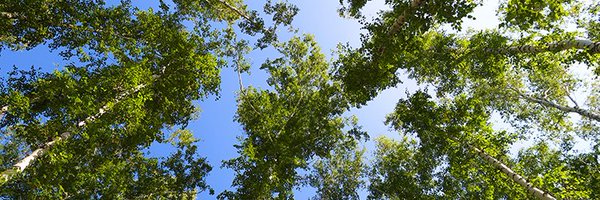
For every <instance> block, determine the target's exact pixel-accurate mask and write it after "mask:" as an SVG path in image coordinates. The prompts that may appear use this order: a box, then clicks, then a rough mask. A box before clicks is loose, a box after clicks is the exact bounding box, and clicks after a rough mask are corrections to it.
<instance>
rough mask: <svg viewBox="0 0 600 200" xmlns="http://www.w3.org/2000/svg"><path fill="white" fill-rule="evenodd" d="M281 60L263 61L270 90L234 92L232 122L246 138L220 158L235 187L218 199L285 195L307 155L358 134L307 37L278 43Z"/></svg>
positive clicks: (327, 151)
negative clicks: (231, 154) (233, 153)
mask: <svg viewBox="0 0 600 200" xmlns="http://www.w3.org/2000/svg"><path fill="white" fill-rule="evenodd" d="M278 47H279V49H280V53H281V54H282V55H283V57H281V58H277V59H274V60H267V61H266V62H265V64H263V65H262V67H261V68H262V69H265V70H267V71H268V72H269V74H270V78H269V79H268V80H267V83H268V84H269V85H270V86H271V87H272V88H273V90H272V91H270V90H259V89H256V88H252V87H249V88H246V89H244V90H242V91H241V92H240V97H239V98H238V111H237V115H236V121H238V122H239V123H240V124H241V125H242V126H243V128H244V132H245V135H246V137H243V138H242V139H241V144H240V145H237V146H236V147H237V148H238V152H239V154H240V157H238V158H234V159H231V160H228V161H225V162H224V163H223V164H224V166H226V167H228V168H231V169H233V170H235V171H236V177H235V179H234V181H233V183H232V185H233V186H235V187H236V189H237V190H236V191H226V192H224V193H221V194H220V195H219V198H221V199H225V198H226V199H269V198H277V199H289V198H291V197H292V189H293V188H294V187H296V186H298V184H299V180H300V179H301V177H300V175H299V174H298V171H297V170H298V169H307V168H308V167H309V165H308V161H309V160H311V159H312V158H313V157H315V156H316V157H326V156H329V155H330V152H331V151H333V150H334V149H335V147H336V146H337V145H338V143H340V142H342V141H344V140H345V139H346V138H349V137H360V136H361V135H360V134H362V133H361V132H359V131H356V130H357V128H356V127H355V128H352V129H351V130H350V131H349V132H348V133H345V132H344V131H343V130H342V129H343V128H344V127H346V126H347V125H348V123H349V122H348V121H347V120H344V118H343V117H342V114H343V113H344V112H345V111H346V110H347V109H348V105H347V103H346V101H345V99H344V98H343V96H342V95H341V93H340V86H339V82H333V81H332V80H331V79H330V75H329V74H328V71H327V70H328V66H329V65H328V63H327V62H326V60H325V56H324V55H323V54H322V53H321V52H320V48H319V47H318V46H317V44H316V42H315V40H314V39H313V37H312V36H304V37H302V38H299V37H294V38H292V39H291V40H290V41H289V42H286V43H283V44H279V45H278Z"/></svg>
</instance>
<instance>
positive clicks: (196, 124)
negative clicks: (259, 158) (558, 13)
mask: <svg viewBox="0 0 600 200" xmlns="http://www.w3.org/2000/svg"><path fill="white" fill-rule="evenodd" d="M249 2H253V3H251V4H250V7H251V8H253V9H261V7H262V3H263V2H262V1H258V2H257V1H249ZM383 2H384V1H383V0H378V1H375V2H370V3H369V4H368V5H367V7H366V8H365V10H364V11H363V12H364V13H365V14H367V15H371V16H373V15H374V14H375V13H376V11H377V10H380V9H383V8H385V6H384V5H383ZM494 2H495V1H493V2H492V3H491V4H488V5H487V6H484V7H483V8H479V9H477V10H476V13H475V16H476V17H478V18H479V20H478V21H477V23H475V22H473V21H470V20H468V21H466V22H465V24H466V25H467V26H469V27H473V28H476V29H482V28H492V27H495V26H496V25H497V20H495V19H496V18H495V16H494V13H495V12H494V9H495V8H496V7H497V4H496V3H494ZM292 3H294V4H296V5H297V6H298V7H299V8H300V13H299V14H298V15H297V17H296V18H295V21H294V27H295V28H298V29H299V31H300V34H303V33H308V34H313V35H315V38H316V40H317V41H318V42H319V44H320V45H321V48H322V49H323V52H324V53H325V54H326V55H331V53H330V52H331V50H332V49H334V48H335V46H336V45H337V44H338V43H346V42H348V43H350V44H351V45H353V46H358V45H359V44H360V40H359V36H360V35H359V34H360V32H361V30H360V27H361V26H360V24H358V22H357V21H356V20H354V19H344V18H341V17H339V16H338V14H337V9H338V8H339V1H338V0H295V1H292ZM136 4H141V5H140V7H141V8H147V7H152V6H153V5H150V4H148V2H147V1H143V2H137V3H136ZM284 35H285V34H284ZM276 56H277V55H276V54H275V53H274V52H273V51H272V50H265V51H255V52H252V53H251V54H249V55H248V58H249V59H250V60H251V62H252V67H253V70H252V71H251V74H250V75H249V74H244V75H243V79H244V83H245V85H246V86H248V85H252V86H254V87H259V88H265V87H266V83H265V80H266V77H267V76H266V74H265V73H264V72H262V71H259V70H258V67H259V66H260V64H262V61H263V60H264V59H265V58H267V57H271V58H273V57H276ZM65 63H66V61H64V60H62V58H60V57H59V56H58V52H50V51H49V50H48V48H47V47H44V46H39V47H37V48H35V49H33V50H31V51H20V52H10V51H3V52H1V53H0V73H1V74H3V76H5V74H7V72H8V71H9V70H10V69H12V66H13V65H16V66H18V67H20V68H29V67H30V66H32V65H33V66H36V67H42V69H43V70H44V71H53V70H60V69H61V66H64V64H65ZM221 75H222V85H221V96H220V98H219V99H215V97H210V98H208V99H206V100H204V101H202V102H197V103H198V105H199V107H200V108H201V109H202V112H201V114H200V118H199V119H198V120H194V121H192V122H191V123H190V124H189V126H188V128H189V129H191V130H192V132H193V133H194V134H195V136H196V137H197V138H199V139H201V141H200V142H199V144H198V146H199V154H200V155H202V156H206V157H207V159H208V161H209V162H210V164H211V165H212V166H213V171H212V172H211V173H210V175H209V176H208V177H207V181H208V184H209V185H211V186H212V187H213V188H214V189H215V191H216V193H217V194H218V193H220V192H222V191H223V190H225V189H229V188H230V185H231V181H232V180H233V176H234V173H233V171H232V170H230V169H226V168H221V167H220V166H221V161H222V160H227V159H231V158H235V157H237V152H236V149H235V148H234V147H233V145H234V144H236V143H238V140H237V139H236V138H237V137H238V136H242V128H241V127H240V126H239V124H237V123H235V122H234V121H233V117H234V114H235V110H236V101H235V97H236V92H237V90H238V88H239V86H238V83H237V75H236V73H235V72H234V71H233V69H231V68H225V69H223V71H222V74H221ZM405 80H407V79H405ZM416 88H417V86H416V84H415V82H414V81H411V80H407V81H405V82H404V83H403V84H400V85H399V86H398V87H396V88H392V89H388V90H386V91H384V92H382V93H381V94H380V95H379V96H378V97H377V98H375V99H374V100H373V101H371V102H370V103H369V104H368V105H367V106H364V107H362V108H361V109H353V111H352V112H351V113H350V114H355V115H357V116H358V117H359V120H360V124H361V125H362V126H363V127H364V128H365V130H366V131H368V132H369V134H370V135H371V138H374V137H377V136H379V135H387V136H391V137H394V136H395V135H397V134H396V133H392V132H390V131H389V130H388V127H386V126H385V125H384V124H383V120H384V117H385V115H386V114H387V113H389V112H391V111H392V110H393V108H394V106H395V104H396V102H397V101H398V99H399V98H401V97H404V91H405V90H406V89H408V90H410V91H414V90H415V89H416ZM365 146H366V148H367V149H368V153H367V154H370V153H369V152H371V151H372V147H373V144H372V142H368V143H367V144H365ZM151 151H152V152H151V153H152V155H158V156H160V155H168V153H169V152H171V151H172V148H170V147H168V145H155V146H153V147H152V148H151ZM313 194H314V190H312V189H306V188H304V189H301V190H300V191H298V192H296V194H295V195H296V199H307V198H309V197H311V196H312V195H313ZM361 195H362V198H365V197H366V196H365V193H364V191H363V192H361ZM199 198H200V199H213V198H215V196H209V195H208V193H207V192H204V193H202V194H200V196H199Z"/></svg>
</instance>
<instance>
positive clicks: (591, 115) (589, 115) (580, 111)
mask: <svg viewBox="0 0 600 200" xmlns="http://www.w3.org/2000/svg"><path fill="white" fill-rule="evenodd" d="M510 88H511V89H512V90H514V91H515V92H516V93H517V94H518V95H519V96H521V97H523V98H524V99H525V100H527V101H529V102H534V103H537V104H540V105H544V106H548V107H552V108H555V109H558V110H561V111H563V112H567V113H570V112H571V113H577V114H579V115H581V116H584V117H587V118H590V119H592V120H595V121H598V122H600V115H598V114H596V113H592V112H591V111H588V110H585V109H581V108H579V107H569V106H563V105H559V104H557V103H554V102H551V101H548V100H545V99H538V98H535V97H532V96H529V95H526V94H523V93H522V92H520V91H518V90H517V89H515V88H512V87H510Z"/></svg>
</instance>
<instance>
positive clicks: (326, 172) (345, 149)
mask: <svg viewBox="0 0 600 200" xmlns="http://www.w3.org/2000/svg"><path fill="white" fill-rule="evenodd" d="M364 153H365V149H362V150H361V149H359V147H358V143H357V141H356V140H353V139H349V140H347V141H346V142H343V143H341V144H340V145H337V146H336V147H335V149H334V150H333V152H332V153H331V155H329V156H328V157H325V158H320V159H317V160H316V161H314V164H313V168H312V170H311V174H310V175H309V176H308V184H309V185H310V186H312V187H314V188H316V189H317V194H316V195H315V196H314V197H313V198H312V199H315V200H329V199H360V198H359V190H360V189H362V188H363V187H364V186H365V185H366V182H365V180H364V179H363V177H364V175H365V172H366V171H365V170H366V168H367V167H368V166H367V165H366V163H364V162H363V155H364Z"/></svg>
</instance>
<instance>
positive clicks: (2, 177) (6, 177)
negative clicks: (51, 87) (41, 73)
mask: <svg viewBox="0 0 600 200" xmlns="http://www.w3.org/2000/svg"><path fill="white" fill-rule="evenodd" d="M157 77H158V76H157V75H154V76H153V78H157ZM146 86H147V85H146V84H140V85H138V86H136V87H135V88H133V89H132V90H130V91H126V92H123V93H121V94H119V95H118V96H117V97H115V101H114V102H113V104H112V105H115V104H117V103H119V102H120V101H121V100H123V98H124V97H126V96H128V95H130V94H131V93H135V92H138V91H139V90H141V89H142V88H144V87H146ZM5 107H6V108H7V106H4V107H3V108H2V109H4V108H5ZM108 109H110V108H109V104H106V105H104V106H102V108H100V109H99V110H98V113H96V114H95V115H92V116H89V117H87V118H86V119H85V120H82V121H80V122H78V123H77V124H76V126H77V127H78V128H81V127H83V126H85V125H86V124H87V123H90V122H92V121H94V120H96V119H98V118H99V117H100V116H102V115H103V114H104V113H106V111H107V110H108ZM71 136H72V134H71V133H69V132H64V133H62V134H61V135H60V137H56V138H55V139H54V140H52V141H49V142H46V143H44V145H43V146H42V147H40V148H38V149H36V150H34V151H33V152H31V154H29V155H28V156H26V157H25V158H23V159H21V160H20V161H19V162H17V164H15V165H13V168H12V169H7V170H5V171H4V172H2V173H1V174H0V186H1V185H3V184H4V183H6V182H8V181H10V180H11V179H12V178H13V177H14V175H16V174H18V173H20V172H22V171H23V170H25V169H26V168H27V167H29V165H31V163H32V161H34V160H35V159H36V158H37V157H39V156H40V155H42V154H44V152H46V151H48V149H49V148H50V147H52V146H53V145H54V144H56V143H57V142H59V141H61V140H67V139H69V138H70V137H71Z"/></svg>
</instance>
